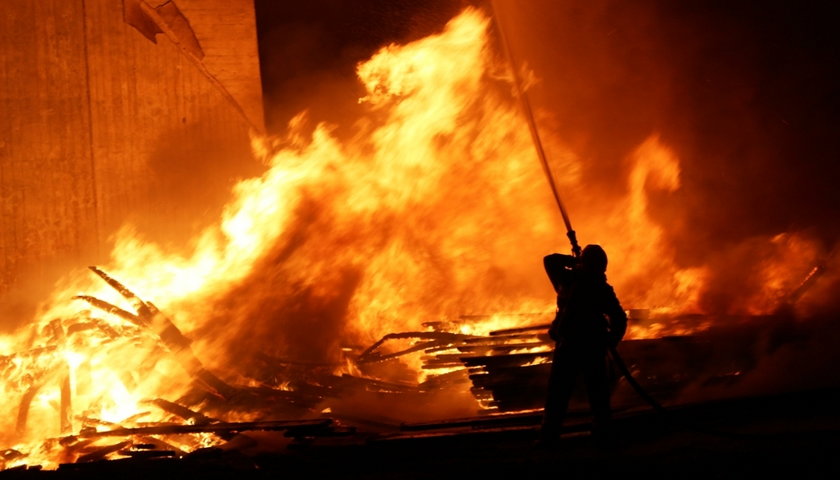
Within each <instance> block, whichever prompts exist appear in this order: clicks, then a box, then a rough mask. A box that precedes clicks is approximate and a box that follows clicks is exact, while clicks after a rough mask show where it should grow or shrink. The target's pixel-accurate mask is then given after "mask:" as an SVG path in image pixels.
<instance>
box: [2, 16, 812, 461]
mask: <svg viewBox="0 0 840 480" xmlns="http://www.w3.org/2000/svg"><path fill="white" fill-rule="evenodd" d="M488 26H489V20H488V18H487V16H486V15H485V14H483V13H482V12H481V11H479V10H475V9H467V10H465V11H464V12H463V13H461V14H460V15H459V16H458V17H456V18H455V19H453V20H452V21H451V22H450V23H449V24H448V25H447V26H446V28H445V30H444V31H442V32H441V33H439V34H436V35H432V36H430V37H427V38H424V39H421V40H418V41H415V42H412V43H409V44H407V45H389V46H386V47H384V48H382V49H381V50H380V51H379V52H378V53H376V54H375V55H374V56H373V57H372V58H371V59H370V60H368V61H366V62H364V63H362V64H360V65H359V66H358V76H359V79H360V80H361V82H362V83H363V84H364V86H365V87H366V89H367V95H366V96H365V97H364V98H362V99H361V101H362V102H363V103H364V104H366V105H367V106H368V107H369V110H370V118H369V119H367V120H366V121H365V122H360V123H359V130H358V133H357V134H356V135H355V137H354V138H353V139H352V140H350V141H346V142H343V141H340V140H339V139H338V138H337V137H336V136H334V135H332V133H331V128H330V127H329V126H328V125H317V126H315V128H314V129H313V130H311V133H307V132H310V130H308V129H307V125H306V120H305V115H302V116H300V117H297V118H295V119H294V120H293V121H292V123H290V127H289V128H290V130H289V134H288V136H287V138H285V139H280V140H278V139H255V140H256V141H255V150H256V151H258V152H262V155H263V156H264V160H265V163H266V171H265V173H264V174H263V175H261V176H260V177H257V178H252V179H249V180H246V181H243V182H241V183H239V184H238V185H237V186H236V188H235V189H234V191H233V192H232V197H231V200H230V202H229V203H228V205H227V207H226V209H225V210H224V213H223V215H222V217H221V218H220V219H219V221H218V223H217V224H216V225H214V226H211V227H209V228H207V229H206V230H205V231H204V232H203V233H202V234H201V235H199V236H198V237H197V238H196V239H195V240H194V241H193V243H192V244H191V245H190V246H189V247H190V248H189V251H188V253H187V254H180V253H179V254H176V253H171V252H167V251H165V250H164V249H163V247H161V246H159V245H156V244H155V243H153V242H150V241H148V240H146V239H143V238H141V237H140V236H139V235H137V234H136V233H135V232H134V231H133V230H132V229H131V227H125V228H123V229H122V230H121V231H120V232H119V233H118V234H117V235H116V240H115V244H114V248H113V251H112V252H111V258H110V260H109V261H108V262H107V265H106V266H105V267H104V270H105V271H107V272H110V273H111V274H113V276H114V277H115V278H117V279H118V280H119V281H120V282H122V283H123V284H125V285H126V286H128V287H130V288H131V289H132V290H133V291H135V292H136V293H137V294H138V295H139V296H140V297H142V299H143V300H144V301H146V302H149V301H151V302H153V303H154V304H155V305H157V307H159V309H160V310H161V311H162V312H163V313H162V314H160V315H152V316H151V317H150V318H149V319H147V320H149V321H150V323H149V324H148V325H145V324H141V323H136V322H132V321H130V320H127V319H126V318H125V317H120V316H119V315H115V314H109V313H106V312H104V311H101V310H100V309H91V308H90V307H89V306H88V305H87V304H86V303H85V302H84V301H82V300H76V301H70V299H72V298H74V296H76V295H79V294H84V295H88V296H91V297H95V298H97V299H100V300H103V301H106V302H108V303H111V304H113V305H115V306H117V307H119V308H120V309H123V310H125V311H126V312H129V313H130V314H136V315H139V314H140V312H139V310H138V309H142V308H143V307H144V305H143V304H138V303H137V302H132V301H128V300H127V299H126V298H125V297H124V296H121V295H120V294H119V293H118V292H117V291H116V290H114V289H113V288H111V287H110V286H108V285H107V284H106V283H104V282H102V281H101V280H100V279H98V278H96V277H95V276H93V275H91V274H90V273H89V272H87V271H80V272H77V273H75V274H73V275H71V276H69V277H68V278H67V279H65V280H64V281H63V283H62V284H61V285H60V286H59V288H58V289H57V290H56V293H55V294H54V296H53V297H52V298H51V299H50V300H49V301H48V302H45V304H44V306H43V307H42V309H41V312H40V314H39V315H38V317H37V318H36V319H35V320H34V321H33V322H32V324H31V325H30V326H29V327H28V328H27V329H25V330H24V331H21V332H19V333H18V334H16V335H14V336H7V337H3V338H2V339H0V348H2V352H0V353H2V355H3V357H2V358H0V368H2V369H3V373H4V375H3V377H2V378H3V380H2V382H0V393H2V395H3V398H4V399H6V400H5V401H4V403H3V405H2V407H0V408H2V414H3V415H2V418H3V420H0V422H2V428H1V429H0V431H2V432H4V434H3V435H2V438H1V439H2V441H3V442H4V443H5V444H7V445H16V447H15V449H17V450H19V451H21V452H31V453H29V455H30V456H29V457H25V456H24V457H23V460H15V461H9V462H8V463H7V464H6V466H7V467H9V466H12V465H14V464H15V462H16V461H25V462H26V463H35V462H43V463H44V464H45V465H48V466H49V465H54V464H55V462H56V461H58V460H57V459H56V457H55V453H54V452H53V450H51V449H49V448H46V450H45V452H44V454H43V456H38V454H37V453H36V452H38V451H39V448H37V447H35V446H34V445H39V444H40V442H43V441H44V440H45V439H50V438H56V437H58V436H60V435H62V434H66V433H67V432H68V430H69V431H78V430H79V429H80V427H81V426H82V425H86V426H91V425H93V424H94V423H96V421H98V422H100V425H104V424H108V423H111V424H124V423H125V422H126V421H127V419H130V418H131V417H136V416H137V415H139V414H142V415H141V417H142V418H143V420H144V421H149V422H155V421H166V420H168V419H169V418H170V417H169V416H168V415H166V414H161V413H159V412H158V413H149V412H150V410H151V409H150V408H149V406H148V404H147V402H148V401H150V400H154V399H161V398H162V399H170V400H174V399H176V398H178V397H180V396H181V395H183V394H185V393H187V392H188V391H189V389H190V387H191V385H192V382H191V379H190V378H189V376H190V374H189V372H190V369H195V368H197V367H196V365H195V364H194V363H191V362H193V360H189V359H188V360H186V361H185V360H184V355H190V354H194V358H195V359H197V360H196V361H201V362H204V364H205V365H206V366H207V367H208V368H211V369H212V370H213V371H215V372H219V374H220V375H222V376H224V377H225V378H227V379H229V380H236V381H241V382H242V383H243V384H249V385H250V384H255V383H256V384H260V382H258V381H256V380H254V379H248V378H242V377H243V375H244V374H242V373H241V371H239V369H238V368H237V367H238V366H239V365H242V364H246V363H248V362H249V361H250V358H252V357H253V356H254V354H256V353H267V354H270V355H274V356H276V357H286V358H297V357H303V359H304V360H307V361H319V362H324V363H326V364H333V365H334V368H335V370H336V371H341V370H342V369H345V368H347V367H344V366H343V364H342V362H343V361H344V360H346V358H344V357H342V347H346V346H347V345H359V344H370V343H371V342H372V341H374V340H375V339H377V338H379V337H381V336H382V335H384V334H386V333H389V332H399V331H417V330H421V329H422V324H423V323H424V322H431V321H443V322H450V323H452V324H454V325H459V326H458V327H457V328H459V329H460V333H463V334H471V335H476V334H486V333H488V332H490V331H492V330H496V329H499V328H509V327H515V326H520V325H524V324H528V323H534V322H533V318H534V317H533V316H527V315H526V316H522V315H516V314H518V313H532V314H543V315H544V316H543V317H542V318H549V319H550V316H551V313H552V312H553V308H554V307H553V305H554V299H553V294H552V292H551V290H550V286H549V285H548V282H547V280H546V279H545V278H544V273H543V272H542V265H541V258H542V256H543V255H545V254H547V253H550V252H553V251H565V250H567V249H568V247H567V246H566V245H565V232H564V231H563V229H562V222H560V220H559V216H558V214H557V212H556V211H555V209H554V206H553V203H552V199H551V196H550V192H549V191H548V188H547V187H546V184H545V179H544V178H543V176H542V175H543V174H542V171H541V169H540V166H539V163H538V161H537V159H536V156H535V154H534V151H533V146H532V144H531V140H530V136H529V134H528V131H527V127H526V125H525V124H524V122H523V121H522V120H521V117H520V113H519V110H518V107H517V105H516V103H515V101H514V99H513V98H511V95H510V85H509V84H508V83H507V82H506V81H504V80H503V79H504V78H505V77H506V75H505V69H506V67H505V65H504V63H503V62H501V61H500V59H499V57H497V56H496V54H495V53H494V52H493V51H492V50H491V48H490V46H489V45H490V44H489V42H488ZM547 143H548V145H549V147H550V148H549V150H550V154H551V158H552V166H553V168H554V169H555V174H556V176H557V178H558V181H559V184H560V187H561V191H562V193H564V194H567V195H568V196H569V199H570V200H571V202H570V206H571V210H572V211H573V212H574V214H573V220H574V221H575V222H576V227H577V228H578V234H579V237H580V238H582V239H583V240H584V242H583V243H587V242H591V243H601V244H603V245H604V246H605V248H606V250H607V251H608V252H609V253H610V255H611V263H610V266H611V269H610V270H609V274H610V280H611V282H612V283H613V284H614V285H615V286H616V290H617V292H618V294H619V296H620V297H621V299H622V302H623V303H624V304H625V306H626V307H637V308H653V309H656V311H658V312H660V313H661V312H686V311H696V310H698V309H699V308H700V306H699V303H698V295H699V294H700V293H701V292H703V289H704V285H705V283H706V282H707V281H708V277H709V272H708V269H707V267H705V266H680V265H678V264H677V262H676V260H675V254H674V251H673V249H672V248H671V247H669V246H668V245H666V239H665V237H664V235H663V227H662V226H660V225H659V224H658V223H657V222H655V221H654V220H652V219H651V218H650V217H649V214H648V211H649V208H648V203H647V202H648V199H649V193H650V192H651V191H657V192H666V193H667V192H677V191H678V190H679V189H680V186H681V183H680V175H681V172H680V163H679V159H678V158H677V157H676V155H675V153H674V152H673V151H672V150H671V149H669V147H668V146H667V145H665V144H663V142H662V141H661V140H660V139H659V137H658V136H657V135H656V133H655V132H653V133H652V134H651V136H650V137H649V138H648V139H647V140H646V141H645V142H644V143H642V144H641V145H640V146H639V147H638V149H637V150H636V151H635V153H634V154H633V155H631V156H630V157H629V158H628V162H629V163H630V164H631V168H630V171H631V173H630V175H629V177H628V179H627V185H626V186H627V189H626V196H625V198H623V199H621V200H619V201H616V202H612V203H611V204H610V205H603V204H597V199H596V198H595V197H594V196H593V195H591V194H588V193H587V191H586V188H585V185H583V184H582V183H581V176H580V172H581V171H582V169H583V168H584V167H585V161H586V159H583V158H579V157H578V156H577V155H576V154H575V153H574V152H573V151H571V150H570V149H569V148H567V147H565V144H564V143H563V141H562V139H559V138H551V136H550V135H549V139H548V142H547ZM577 215H580V216H579V217H578V216H577ZM792 238H794V237H779V239H778V240H774V241H776V242H777V243H778V242H784V241H787V240H790V239H792ZM786 239H787V240H786ZM802 241H803V242H804V243H806V244H807V243H808V241H807V240H802ZM796 248H801V245H800V246H798V247H796ZM812 257H813V256H812ZM780 265H781V264H777V263H773V262H772V261H770V263H768V264H766V265H765V267H764V268H763V269H762V272H763V273H762V275H764V276H765V277H766V280H765V281H764V283H765V285H767V286H768V289H769V290H772V291H774V292H775V291H777V290H778V289H779V287H778V286H777V285H776V284H775V283H774V280H772V279H773V278H778V276H779V275H781V273H780V272H781V270H783V267H782V266H780ZM759 303H760V302H753V304H756V305H757V304H759ZM484 314H486V315H487V317H483V319H481V320H479V321H474V322H471V323H470V322H465V321H463V318H462V317H463V316H465V315H484ZM164 318H167V319H168V320H166V321H164V320H163V319H164ZM170 321H171V324H172V325H175V326H177V328H178V329H180V331H182V332H185V333H186V335H187V336H188V337H191V338H192V340H193V342H192V344H191V345H190V346H189V347H188V348H187V349H186V350H185V351H187V353H183V352H181V353H178V352H175V353H177V355H174V354H173V352H172V351H171V350H172V348H171V346H170V345H162V343H161V338H162V335H163V334H162V333H161V332H163V331H165V330H166V328H168V327H167V325H169V323H165V322H170ZM162 322H163V323H162ZM698 327H699V326H698ZM631 328H633V327H631ZM653 333H657V334H661V333H667V332H664V331H663V330H662V328H661V327H660V328H655V329H652V330H644V329H637V330H635V331H632V332H631V334H632V335H635V336H637V337H639V336H646V335H650V334H653ZM347 350H352V349H349V348H345V353H346V351H347ZM189 358H192V357H189ZM543 361H544V360H539V361H535V362H536V363H541V362H543ZM273 387H274V388H276V389H277V390H279V391H290V390H293V388H294V387H293V385H292V384H290V383H289V381H288V380H287V379H278V380H277V382H276V384H275V385H273ZM27 395H30V396H32V397H33V400H32V401H31V402H29V403H25V402H24V403H21V402H22V401H21V400H20V399H21V398H25V397H26V396H27ZM24 408H28V409H29V411H28V419H24V420H23V423H21V420H20V411H21V409H24ZM319 411H320V410H319ZM71 412H72V414H70V413H71ZM62 415H65V416H68V418H65V419H64V420H63V421H62V420H61V417H62ZM248 417H249V415H248V412H232V413H231V418H238V419H243V418H244V419H248ZM16 422H17V423H16ZM62 422H64V423H65V424H64V425H63V426H62ZM67 423H69V424H67ZM62 429H64V431H63V430H62ZM207 442H208V440H207V439H201V440H199V441H196V443H194V444H185V445H182V447H183V448H184V449H189V448H194V447H196V446H198V445H205V444H207ZM25 443H29V445H24V444H25Z"/></svg>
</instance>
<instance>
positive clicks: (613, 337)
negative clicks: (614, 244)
mask: <svg viewBox="0 0 840 480" xmlns="http://www.w3.org/2000/svg"><path fill="white" fill-rule="evenodd" d="M543 261H544V265H545V271H546V273H547V274H548V278H549V279H550V280H551V284H552V285H553V286H554V290H555V291H556V292H557V315H556V317H555V319H554V321H553V322H552V324H551V328H550V329H549V335H550V336H551V338H552V340H554V341H555V342H556V345H555V348H554V356H553V361H552V367H551V376H550V378H549V386H548V395H547V397H546V403H545V413H544V415H543V425H542V431H541V440H542V441H543V442H553V441H555V440H557V439H558V438H559V435H560V428H561V426H562V424H563V419H564V417H565V415H566V410H567V409H568V405H569V399H570V398H571V396H572V393H573V391H574V388H575V385H576V382H577V379H578V377H579V376H581V375H582V376H583V380H584V384H585V386H586V390H587V394H588V397H589V404H590V407H591V408H592V414H593V417H594V418H593V424H592V425H593V427H592V433H593V436H594V437H595V439H596V441H600V440H605V439H607V437H608V435H609V429H610V418H611V411H610V382H609V364H608V361H609V360H608V357H607V354H608V351H609V349H610V347H611V346H613V347H614V346H615V345H617V344H618V342H620V341H621V339H622V337H624V332H625V331H626V329H627V315H626V314H625V313H624V310H623V309H622V308H621V304H620V303H619V301H618V298H617V297H616V295H615V292H614V291H613V288H612V287H611V286H610V285H609V284H608V283H607V276H606V271H607V254H606V253H605V252H604V249H603V248H601V247H600V246H598V245H587V246H586V248H584V249H583V252H582V253H581V256H580V257H579V258H575V257H573V256H571V255H561V254H556V253H555V254H552V255H548V256H546V257H545V258H544V260H543Z"/></svg>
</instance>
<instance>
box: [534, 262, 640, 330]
mask: <svg viewBox="0 0 840 480" xmlns="http://www.w3.org/2000/svg"><path fill="white" fill-rule="evenodd" d="M543 263H544V265H545V271H546V273H547V274H548V278H549V279H550V280H551V284H552V285H553V286H554V290H555V291H556V292H557V316H556V317H555V319H554V322H552V324H551V329H550V330H549V333H550V335H551V338H552V339H553V340H554V341H556V342H558V343H562V344H567V345H575V344H586V345H591V344H601V345H607V344H609V343H612V344H613V345H615V344H617V343H618V342H619V341H620V340H621V339H622V338H623V337H624V333H625V331H626V330H627V314H626V313H625V312H624V309H623V308H621V304H620V303H619V301H618V298H617V297H616V295H615V291H614V290H613V288H612V286H610V284H608V283H607V276H606V275H605V274H604V273H601V272H592V271H589V270H586V269H584V268H582V267H580V266H579V265H577V262H576V259H575V258H574V257H572V256H570V255H561V254H557V253H555V254H552V255H548V256H546V257H545V258H544V259H543Z"/></svg>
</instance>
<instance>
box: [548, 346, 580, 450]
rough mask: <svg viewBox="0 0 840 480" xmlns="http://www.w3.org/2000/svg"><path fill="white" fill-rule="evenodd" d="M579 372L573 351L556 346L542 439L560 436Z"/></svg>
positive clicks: (553, 438)
mask: <svg viewBox="0 0 840 480" xmlns="http://www.w3.org/2000/svg"><path fill="white" fill-rule="evenodd" d="M577 372H578V362H577V361H576V359H575V356H574V355H572V353H571V351H570V350H569V349H568V348H564V347H560V346H558V347H557V348H555V350H554V356H553V360H552V365H551V375H550V377H549V381H548V394H547V396H546V401H545V412H544V414H543V424H542V431H541V438H542V440H545V441H553V440H556V439H558V438H559V437H560V429H561V427H562V426H563V418H564V417H565V416H566V410H567V409H568V407H569V399H570V398H571V396H572V392H573V390H574V386H575V378H576V377H577Z"/></svg>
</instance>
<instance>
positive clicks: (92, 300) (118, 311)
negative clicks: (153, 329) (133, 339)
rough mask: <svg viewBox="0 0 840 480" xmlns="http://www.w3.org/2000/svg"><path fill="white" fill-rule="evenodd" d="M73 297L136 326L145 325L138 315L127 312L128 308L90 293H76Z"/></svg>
mask: <svg viewBox="0 0 840 480" xmlns="http://www.w3.org/2000/svg"><path fill="white" fill-rule="evenodd" d="M73 298H75V299H78V300H84V301H85V302H87V303H89V304H90V305H91V306H93V307H96V308H98V309H99V310H102V311H103V312H105V313H110V314H111V315H115V316H117V317H119V318H122V319H123V320H128V321H129V322H131V323H133V324H135V325H138V326H141V327H145V326H146V323H145V322H143V320H142V319H141V318H140V317H139V316H137V315H135V314H133V313H131V312H129V311H128V310H123V309H122V308H120V307H118V306H116V305H113V304H111V303H108V302H106V301H105V300H100V299H98V298H96V297H92V296H90V295H76V296H75V297H73Z"/></svg>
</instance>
